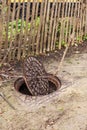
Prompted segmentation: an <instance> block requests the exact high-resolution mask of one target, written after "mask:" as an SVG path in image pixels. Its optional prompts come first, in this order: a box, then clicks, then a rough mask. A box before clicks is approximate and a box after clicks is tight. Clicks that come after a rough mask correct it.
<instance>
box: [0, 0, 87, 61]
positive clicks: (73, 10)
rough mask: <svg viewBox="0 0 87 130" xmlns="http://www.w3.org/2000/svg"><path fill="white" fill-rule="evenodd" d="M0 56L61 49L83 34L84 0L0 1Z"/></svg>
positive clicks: (86, 31)
mask: <svg viewBox="0 0 87 130" xmlns="http://www.w3.org/2000/svg"><path fill="white" fill-rule="evenodd" d="M0 16H1V17H0V59H3V60H5V59H7V60H9V61H10V60H12V59H13V60H14V59H18V60H20V59H21V58H24V57H26V56H29V55H35V54H42V53H46V52H49V51H53V50H56V49H61V47H62V46H66V45H67V44H68V43H69V42H71V44H75V43H80V42H82V40H83V39H84V37H85V38H86V37H87V2H86V0H79V1H76V2H75V0H70V1H69V0H68V2H67V0H63V1H61V2H58V0H53V2H50V0H42V2H39V0H33V2H30V0H28V2H25V0H23V2H22V3H21V1H20V0H19V2H17V3H16V1H15V0H14V2H13V3H11V2H7V1H5V0H4V1H2V3H1V4H0Z"/></svg>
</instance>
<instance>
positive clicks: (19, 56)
mask: <svg viewBox="0 0 87 130" xmlns="http://www.w3.org/2000/svg"><path fill="white" fill-rule="evenodd" d="M24 8H25V0H23V8H22V21H21V30H20V36H19V42H18V55H17V59H18V60H20V59H21V53H22V48H21V46H22V44H23V43H22V40H24V38H23V37H24V35H23V28H24V25H23V23H24Z"/></svg>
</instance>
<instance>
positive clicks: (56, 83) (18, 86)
mask: <svg viewBox="0 0 87 130" xmlns="http://www.w3.org/2000/svg"><path fill="white" fill-rule="evenodd" d="M47 75H48V76H47V79H48V82H49V93H48V94H50V93H53V92H54V91H56V90H58V89H59V88H60V87H61V82H60V80H59V79H58V77H56V76H54V75H52V74H47ZM14 88H15V91H16V93H17V95H18V94H19V93H20V94H21V95H28V96H33V95H32V93H31V92H30V91H29V89H28V88H27V85H26V83H25V80H24V79H23V78H22V77H21V78H18V79H17V80H16V81H15V83H14ZM44 95H46V94H44ZM37 96H41V95H39V94H38V95H37Z"/></svg>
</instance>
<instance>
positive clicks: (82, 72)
mask: <svg viewBox="0 0 87 130" xmlns="http://www.w3.org/2000/svg"><path fill="white" fill-rule="evenodd" d="M63 51H64V48H63V49H62V50H60V51H56V52H52V53H49V54H46V55H42V56H38V59H39V60H41V61H42V62H43V64H44V66H45V69H46V71H47V72H50V73H52V74H54V73H55V72H56V71H57V68H58V65H59V62H60V60H61V57H62V54H63ZM20 76H23V74H22V63H20V62H13V61H12V62H10V63H9V64H8V63H5V64H4V66H3V67H2V68H1V69H0V94H4V97H5V98H6V99H7V100H8V101H9V102H10V103H11V105H12V106H13V107H12V106H10V105H9V104H8V103H7V102H6V101H5V100H4V99H3V98H2V97H1V96H0V130H87V41H85V42H84V43H83V44H80V45H78V46H73V47H71V48H69V50H68V53H67V55H66V58H65V60H64V62H63V66H62V68H61V71H60V72H59V73H57V76H58V77H59V79H60V80H61V83H62V86H61V88H60V90H59V91H56V92H54V93H53V94H50V95H46V96H42V97H31V98H30V97H26V98H25V99H22V98H21V99H22V100H20V99H19V97H17V96H16V95H15V90H14V87H13V86H14V81H15V80H16V79H17V78H18V77H20ZM13 108H15V110H14V109H13Z"/></svg>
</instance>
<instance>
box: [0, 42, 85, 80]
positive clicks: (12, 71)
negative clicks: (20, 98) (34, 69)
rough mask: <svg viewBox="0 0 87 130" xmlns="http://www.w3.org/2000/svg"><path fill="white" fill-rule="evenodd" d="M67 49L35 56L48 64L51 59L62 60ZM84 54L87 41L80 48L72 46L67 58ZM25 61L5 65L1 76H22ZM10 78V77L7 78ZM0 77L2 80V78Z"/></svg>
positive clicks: (0, 70) (79, 45) (0, 72)
mask: <svg viewBox="0 0 87 130" xmlns="http://www.w3.org/2000/svg"><path fill="white" fill-rule="evenodd" d="M64 50H65V48H64V47H62V49H61V50H55V51H53V52H50V53H46V54H43V55H39V56H35V57H37V59H38V60H40V61H41V62H42V63H43V62H44V61H45V62H48V61H49V60H50V59H54V60H56V61H59V62H60V60H61V58H62V56H63V52H64ZM82 53H87V41H84V42H83V43H81V44H78V46H75V45H74V46H70V47H69V49H68V52H67V54H66V57H70V56H72V55H73V54H82ZM22 62H23V61H17V60H15V61H11V62H10V63H9V64H7V63H6V64H5V65H3V67H1V69H0V74H5V75H4V76H2V77H4V78H9V77H10V78H11V77H15V76H17V74H18V75H22V70H23V63H22ZM6 76H8V77H6ZM2 77H1V76H0V78H2Z"/></svg>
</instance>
